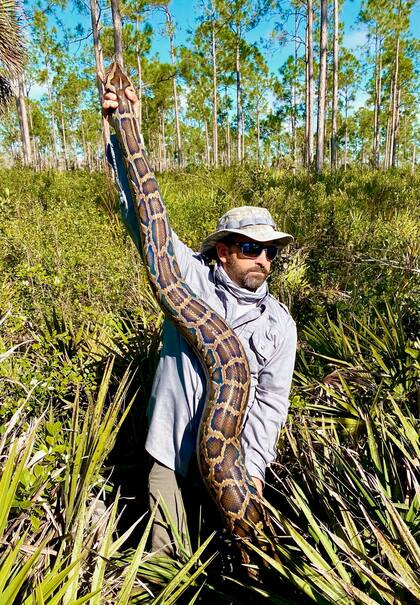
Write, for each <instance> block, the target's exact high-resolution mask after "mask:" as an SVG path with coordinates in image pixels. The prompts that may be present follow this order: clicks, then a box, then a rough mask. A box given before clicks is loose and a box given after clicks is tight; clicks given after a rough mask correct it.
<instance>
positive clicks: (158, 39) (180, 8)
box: [28, 0, 420, 108]
mask: <svg viewBox="0 0 420 605" xmlns="http://www.w3.org/2000/svg"><path fill="white" fill-rule="evenodd" d="M31 2H32V0H29V2H28V3H29V4H31ZM360 4H361V0H344V2H343V5H342V9H341V15H340V20H341V22H342V24H343V28H344V38H343V45H344V46H345V47H346V48H348V49H349V50H352V51H356V50H357V48H360V47H362V46H363V45H364V44H365V43H366V30H365V28H364V27H363V25H362V24H361V23H358V14H359V10H360ZM198 7H199V0H192V1H191V0H172V1H171V2H170V10H171V12H172V15H173V17H174V21H175V25H176V33H175V43H176V44H177V45H181V44H187V41H188V33H187V32H188V29H194V28H195V26H196V24H197V16H198V14H199V8H198ZM104 16H105V18H107V19H110V9H109V11H107V12H106V13H105V15H104ZM419 18H420V6H419V2H417V4H416V6H415V8H414V11H413V18H412V31H413V32H414V31H415V28H414V23H415V22H419ZM148 20H149V22H150V23H151V24H152V26H153V29H154V37H153V47H152V54H154V53H158V54H159V56H160V58H161V59H162V60H163V61H169V46H168V41H167V37H166V35H165V31H164V16H163V15H162V13H161V12H159V11H153V12H151V14H150V18H149V19H148ZM63 21H64V22H65V24H66V26H67V27H70V28H71V27H76V25H77V24H78V23H81V24H82V26H83V28H84V29H85V31H89V30H90V19H89V16H88V15H86V16H81V15H80V14H79V13H78V12H77V10H76V8H75V6H74V5H72V2H69V8H68V9H67V10H66V12H65V14H63ZM273 23H274V20H273V18H271V19H270V20H269V19H265V20H264V21H262V22H261V23H260V24H259V26H258V27H257V28H256V29H255V30H253V31H252V32H250V33H249V34H248V35H247V39H248V41H249V42H255V43H257V44H260V43H261V44H262V43H263V42H264V41H265V40H267V39H268V38H269V37H270V33H271V31H272V28H273ZM291 27H292V24H290V27H289V28H288V29H289V31H291ZM86 44H91V39H88V40H87V41H86ZM72 48H73V49H74V50H73V52H74V53H77V52H80V44H74V45H72ZM292 52H293V48H292V43H291V42H290V43H288V44H285V45H284V46H283V47H279V46H277V48H276V49H275V50H274V51H272V52H264V55H265V57H266V60H267V63H268V65H269V67H270V70H271V71H272V72H273V73H277V72H278V69H279V67H280V66H281V65H282V64H283V62H284V61H285V59H286V58H287V57H288V56H289V55H290V54H292ZM356 54H358V53H356ZM364 89H365V86H364V84H363V83H361V86H360V90H359V92H358V94H357V98H356V101H355V104H354V108H357V107H360V106H361V105H363V103H364V101H365V97H366V94H365V92H364ZM43 93H44V91H43V90H42V88H40V87H38V86H33V87H32V90H31V92H30V96H31V97H33V98H39V97H40V96H41V94H43Z"/></svg>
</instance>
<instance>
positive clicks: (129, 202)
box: [107, 134, 202, 275]
mask: <svg viewBox="0 0 420 605" xmlns="http://www.w3.org/2000/svg"><path fill="white" fill-rule="evenodd" d="M110 141H111V142H110V144H109V145H108V147H107V160H108V163H109V164H110V166H111V168H112V170H113V172H114V175H115V181H116V184H117V187H118V194H119V199H120V215H121V218H122V221H123V223H124V225H125V226H126V228H127V231H128V233H129V234H130V237H131V239H132V240H133V242H134V244H135V246H136V248H137V250H138V251H139V253H140V256H141V257H142V258H143V249H142V245H141V237H140V229H139V224H138V220H137V214H136V209H135V206H134V200H133V196H132V194H131V189H130V185H129V183H128V178H127V173H126V170H125V166H124V161H123V157H122V154H121V149H120V145H119V143H118V139H117V137H116V135H114V134H113V135H111V139H110ZM172 242H173V246H174V251H175V255H176V259H177V262H178V266H179V269H180V271H181V274H182V275H185V274H186V272H187V269H188V268H189V266H190V263H191V262H194V263H197V262H198V263H199V264H202V260H201V256H200V255H199V254H196V253H194V252H193V250H191V248H189V247H188V246H187V245H185V244H184V243H183V242H181V240H180V239H179V237H178V236H177V235H176V233H175V232H174V231H172Z"/></svg>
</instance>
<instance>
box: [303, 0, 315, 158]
mask: <svg viewBox="0 0 420 605" xmlns="http://www.w3.org/2000/svg"><path fill="white" fill-rule="evenodd" d="M306 6H307V24H306V44H307V49H306V52H307V62H306V122H305V130H306V132H305V151H306V166H307V167H308V168H310V166H311V165H312V161H313V156H314V139H313V132H312V130H313V107H314V51H313V34H312V29H313V16H314V15H313V8H312V0H307V3H306Z"/></svg>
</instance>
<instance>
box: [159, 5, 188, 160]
mask: <svg viewBox="0 0 420 605" xmlns="http://www.w3.org/2000/svg"><path fill="white" fill-rule="evenodd" d="M164 10H165V15H166V24H167V27H168V35H169V47H170V52H171V63H172V67H173V70H174V75H173V78H172V86H173V95H174V109H175V128H176V153H177V162H178V166H179V168H182V166H183V165H184V158H183V154H182V139H181V126H180V121H179V108H178V93H177V85H176V70H175V47H174V24H173V20H172V15H171V13H170V12H169V9H168V7H167V6H166V7H165V8H164Z"/></svg>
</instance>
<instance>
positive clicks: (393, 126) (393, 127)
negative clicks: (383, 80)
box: [388, 34, 400, 167]
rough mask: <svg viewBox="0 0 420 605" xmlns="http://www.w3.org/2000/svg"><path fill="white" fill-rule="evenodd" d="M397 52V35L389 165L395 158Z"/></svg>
mask: <svg viewBox="0 0 420 605" xmlns="http://www.w3.org/2000/svg"><path fill="white" fill-rule="evenodd" d="M399 53H400V36H399V34H398V35H397V42H396V48H395V67H394V75H393V86H392V92H393V94H392V113H391V130H390V138H389V164H388V167H389V166H395V162H396V158H395V149H396V138H397V123H398V110H399V103H398V96H399V86H398V73H399Z"/></svg>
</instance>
